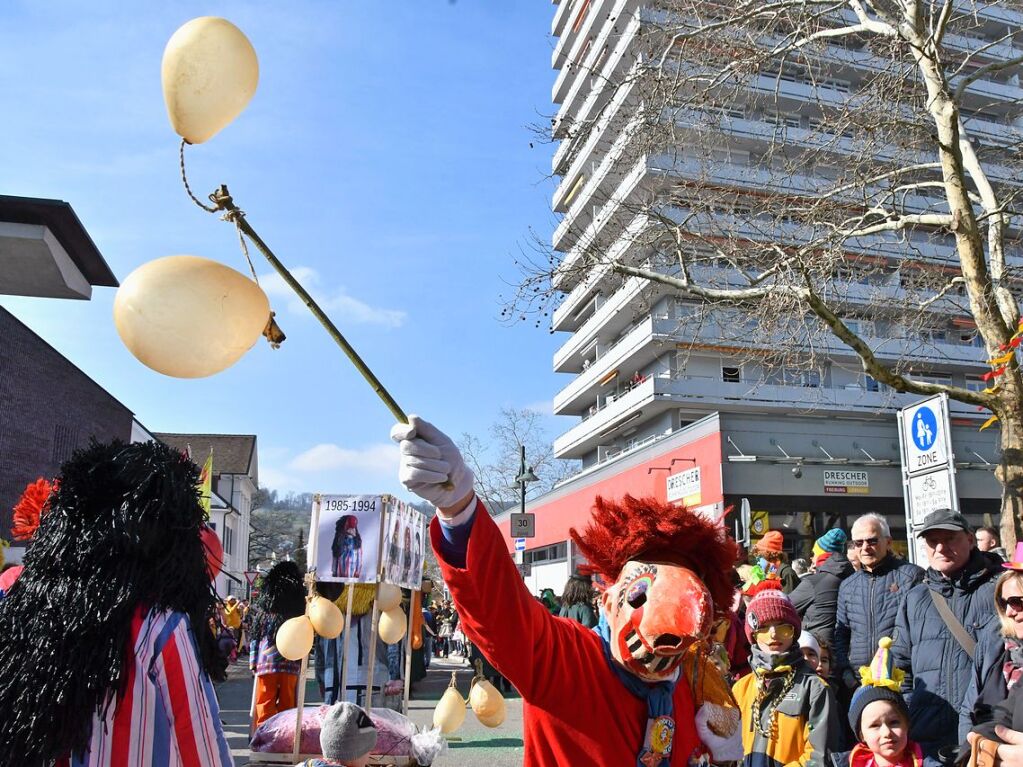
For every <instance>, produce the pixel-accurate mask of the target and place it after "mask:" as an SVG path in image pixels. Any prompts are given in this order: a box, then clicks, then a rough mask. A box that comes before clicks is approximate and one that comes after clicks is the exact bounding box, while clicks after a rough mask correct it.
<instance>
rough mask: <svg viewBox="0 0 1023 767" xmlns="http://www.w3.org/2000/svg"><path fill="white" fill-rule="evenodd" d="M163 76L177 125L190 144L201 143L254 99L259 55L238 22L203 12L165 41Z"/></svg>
mask: <svg viewBox="0 0 1023 767" xmlns="http://www.w3.org/2000/svg"><path fill="white" fill-rule="evenodd" d="M160 79H161V81H162V83H163V100H164V103H165V104H166V105H167V115H168V116H169V117H170V121H171V125H172V126H173V128H174V131H175V132H176V133H177V134H178V135H179V136H181V137H182V138H183V139H185V141H187V142H188V143H189V144H201V143H202V142H204V141H207V140H209V139H211V138H213V136H215V135H216V134H217V133H219V132H220V131H221V130H222V129H223V128H225V127H226V126H227V125H228V124H229V123H230V122H231V121H232V120H234V118H236V117H237V116H238V115H239V114H241V113H242V111H243V110H244V109H245V107H246V105H247V104H248V103H249V101H250V100H251V99H252V96H253V94H254V93H255V92H256V85H257V84H258V83H259V61H258V59H257V58H256V51H255V49H254V48H253V47H252V43H250V42H249V39H248V38H247V37H246V36H245V34H244V33H243V32H242V31H241V30H240V29H238V27H236V26H235V25H234V24H232V23H231V22H230V21H228V20H227V19H220V18H217V17H216V16H202V17H200V18H197V19H192V20H191V21H189V22H188V23H186V24H184V25H183V26H181V27H180V28H179V29H178V30H177V31H176V32H175V33H174V34H173V35H172V36H171V39H170V40H168V41H167V47H166V48H165V49H164V52H163V63H162V65H161V68H160Z"/></svg>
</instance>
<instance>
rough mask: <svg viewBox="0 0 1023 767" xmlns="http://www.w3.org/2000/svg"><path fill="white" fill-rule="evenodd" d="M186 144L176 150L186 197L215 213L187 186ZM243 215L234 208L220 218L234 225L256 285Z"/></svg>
mask: <svg viewBox="0 0 1023 767" xmlns="http://www.w3.org/2000/svg"><path fill="white" fill-rule="evenodd" d="M187 143H188V142H187V141H185V140H184V139H181V146H180V147H179V148H178V160H179V161H180V164H181V183H182V184H184V185H185V191H186V192H188V196H189V197H191V198H192V202H194V203H195V204H196V205H198V206H199V207H200V208H202V209H203V210H205V211H206V212H207V213H216V212H217V211H218V210H219V208H218V207H217V206H215V205H206V204H205V203H204V202H203V201H202V200H200V199H199V198H198V197H196V196H195V194H193V192H192V187H190V186H189V185H188V174H187V173H186V172H185V144H187ZM211 197H212V195H211ZM244 215H245V213H244V212H243V211H241V210H238V209H237V208H236V209H234V210H229V211H227V212H226V213H225V214H224V215H223V216H221V217H220V218H221V220H222V221H230V222H231V223H232V224H234V226H235V230H236V231H237V232H238V245H239V246H241V249H242V255H243V256H245V261H246V262H247V263H248V265H249V272H250V273H251V274H252V279H253V280H255V282H256V284H257V285H258V284H259V277H257V276H256V267H254V266H253V265H252V258H251V257H250V256H249V246H248V245H246V243H245V235H244V234H243V232H242V227H241V224H240V223H239V218H240V217H241V216H244Z"/></svg>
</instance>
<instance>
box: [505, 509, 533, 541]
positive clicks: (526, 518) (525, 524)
mask: <svg viewBox="0 0 1023 767" xmlns="http://www.w3.org/2000/svg"><path fill="white" fill-rule="evenodd" d="M511 537H512V538H535V537H536V514H512V515H511Z"/></svg>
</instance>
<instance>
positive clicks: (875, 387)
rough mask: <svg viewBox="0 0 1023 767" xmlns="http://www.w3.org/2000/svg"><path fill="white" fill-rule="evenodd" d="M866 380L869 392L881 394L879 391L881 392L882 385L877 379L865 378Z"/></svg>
mask: <svg viewBox="0 0 1023 767" xmlns="http://www.w3.org/2000/svg"><path fill="white" fill-rule="evenodd" d="M864 378H865V379H866V381H865V382H866V385H867V386H866V389H867V391H872V392H879V391H881V384H880V383H879V382H878V380H877V379H876V378H874V377H873V376H864Z"/></svg>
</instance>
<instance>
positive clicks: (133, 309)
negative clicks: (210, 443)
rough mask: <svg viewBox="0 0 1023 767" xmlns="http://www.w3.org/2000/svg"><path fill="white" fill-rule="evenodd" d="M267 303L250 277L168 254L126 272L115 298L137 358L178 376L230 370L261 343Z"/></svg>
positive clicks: (117, 316)
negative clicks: (254, 345) (260, 338)
mask: <svg viewBox="0 0 1023 767" xmlns="http://www.w3.org/2000/svg"><path fill="white" fill-rule="evenodd" d="M269 318H270V302H269V301H268V300H267V297H266V294H265V293H264V292H263V291H262V289H261V288H260V287H259V285H257V284H256V283H255V282H254V281H253V280H250V279H249V278H248V277H246V276H245V275H243V274H241V273H239V272H236V271H235V270H234V269H231V268H230V267H228V266H224V265H223V264H220V263H217V262H216V261H210V260H209V259H208V258H200V257H198V256H167V257H166V258H158V259H156V260H155V261H150V262H149V263H147V264H143V265H142V266H140V267H139V268H138V269H136V270H135V271H134V272H132V273H131V274H129V275H128V276H127V277H126V278H125V279H124V282H123V283H121V287H120V288H118V289H117V295H116V296H115V297H114V324H115V325H116V326H117V333H118V335H120V336H121V341H123V342H124V345H125V346H127V347H128V351H130V352H131V353H132V354H133V355H135V357H136V359H138V361H139V362H141V363H142V364H143V365H145V366H147V367H150V368H152V369H153V370H155V371H156V372H158V373H163V374H164V375H168V376H174V377H175V378H203V377H205V376H210V375H213V374H214V373H219V372H220V371H221V370H224V369H226V368H229V367H230V366H231V365H233V364H234V363H236V362H237V361H238V360H239V359H241V357H242V355H243V354H245V352H247V351H248V350H249V349H251V348H252V345H253V344H254V343H256V341H257V340H258V339H259V337H260V335H261V334H262V332H263V328H265V327H266V324H267V321H268V320H269Z"/></svg>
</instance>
